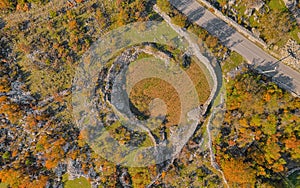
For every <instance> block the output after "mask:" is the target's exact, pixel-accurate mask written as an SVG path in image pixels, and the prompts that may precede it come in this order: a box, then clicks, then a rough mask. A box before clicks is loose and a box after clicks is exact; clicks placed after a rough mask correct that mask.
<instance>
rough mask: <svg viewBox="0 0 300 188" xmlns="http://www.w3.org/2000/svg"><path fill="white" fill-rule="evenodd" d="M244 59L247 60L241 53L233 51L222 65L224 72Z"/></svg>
mask: <svg viewBox="0 0 300 188" xmlns="http://www.w3.org/2000/svg"><path fill="white" fill-rule="evenodd" d="M244 61H245V60H244V58H243V57H242V56H241V55H240V54H238V53H236V52H234V51H233V52H232V53H231V54H230V56H229V57H228V58H227V59H226V61H224V63H223V65H222V70H223V73H224V74H226V73H228V72H229V71H231V70H232V69H234V68H235V67H237V66H239V65H240V64H242V63H243V62H244Z"/></svg>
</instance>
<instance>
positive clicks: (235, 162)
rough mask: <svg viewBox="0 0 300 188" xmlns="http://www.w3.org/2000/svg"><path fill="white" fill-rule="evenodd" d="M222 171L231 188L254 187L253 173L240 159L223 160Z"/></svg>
mask: <svg viewBox="0 0 300 188" xmlns="http://www.w3.org/2000/svg"><path fill="white" fill-rule="evenodd" d="M221 166H222V170H223V172H224V175H225V177H226V180H227V181H228V183H229V185H230V186H231V187H254V185H255V171H254V170H253V169H252V168H251V167H250V165H249V164H248V163H244V162H243V160H242V159H233V158H230V159H229V160H224V161H222V163H221Z"/></svg>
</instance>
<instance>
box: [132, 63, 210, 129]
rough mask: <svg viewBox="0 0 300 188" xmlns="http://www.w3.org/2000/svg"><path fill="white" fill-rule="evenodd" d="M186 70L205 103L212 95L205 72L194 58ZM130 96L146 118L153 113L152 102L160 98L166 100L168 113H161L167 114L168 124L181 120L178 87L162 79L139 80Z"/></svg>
mask: <svg viewBox="0 0 300 188" xmlns="http://www.w3.org/2000/svg"><path fill="white" fill-rule="evenodd" d="M184 70H185V72H186V73H187V75H188V76H189V78H190V79H191V81H192V82H193V84H194V86H195V89H196V91H197V94H198V98H199V102H200V104H203V103H204V102H205V101H206V100H207V99H208V97H209V95H210V86H209V83H208V81H207V79H206V76H205V74H204V73H203V71H202V69H201V67H199V66H198V64H197V63H196V62H195V61H194V60H193V59H192V61H191V64H190V66H189V67H188V68H185V69H184ZM129 97H130V100H131V103H132V105H133V106H134V108H135V110H137V111H138V113H136V114H139V115H142V116H143V117H144V118H147V117H150V115H151V113H152V114H153V112H151V109H150V108H149V107H151V105H150V104H151V102H152V101H153V100H155V99H157V98H159V99H161V100H162V101H164V104H165V106H166V107H167V110H166V114H161V115H162V116H165V115H166V120H167V121H166V126H173V125H177V124H178V123H179V121H180V114H181V102H180V97H179V95H178V93H177V91H176V89H175V88H174V87H173V86H172V85H171V84H169V83H168V82H166V81H164V80H162V79H159V78H146V79H143V80H141V81H139V82H138V83H136V84H135V85H134V86H133V88H132V89H131V91H130V96H129ZM162 107H163V105H162ZM156 108H157V107H156ZM154 114H155V112H154ZM157 114H158V113H156V116H157Z"/></svg>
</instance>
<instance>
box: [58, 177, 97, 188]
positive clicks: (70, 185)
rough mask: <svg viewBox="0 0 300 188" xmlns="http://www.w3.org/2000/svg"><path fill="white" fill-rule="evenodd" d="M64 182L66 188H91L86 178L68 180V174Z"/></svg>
mask: <svg viewBox="0 0 300 188" xmlns="http://www.w3.org/2000/svg"><path fill="white" fill-rule="evenodd" d="M63 182H64V187H65V188H79V187H80V188H90V187H91V184H90V182H89V181H88V180H87V179H86V178H85V177H80V178H77V179H74V180H69V179H68V174H64V175H63Z"/></svg>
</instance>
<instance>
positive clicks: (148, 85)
mask: <svg viewBox="0 0 300 188" xmlns="http://www.w3.org/2000/svg"><path fill="white" fill-rule="evenodd" d="M155 98H159V99H161V100H163V101H164V102H165V105H166V106H167V114H161V115H167V118H166V119H167V123H166V125H167V126H171V125H176V124H178V122H179V118H180V110H181V103H180V99H179V95H178V93H177V91H176V90H175V89H174V88H173V87H172V85H171V84H169V83H168V82H166V81H164V80H161V79H159V78H147V79H144V80H142V81H140V82H138V83H137V84H136V85H135V86H134V87H133V88H132V90H131V92H130V99H131V102H132V103H133V105H134V106H135V107H136V108H137V109H138V110H139V111H140V112H142V113H143V114H145V115H146V116H150V110H149V104H150V102H151V101H152V100H154V99H155Z"/></svg>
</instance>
